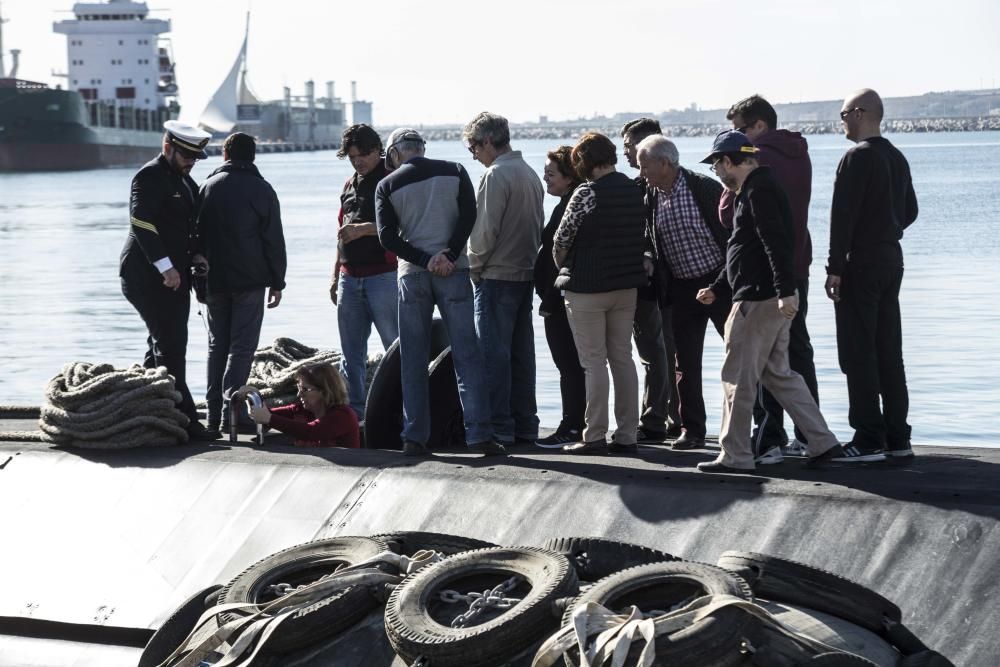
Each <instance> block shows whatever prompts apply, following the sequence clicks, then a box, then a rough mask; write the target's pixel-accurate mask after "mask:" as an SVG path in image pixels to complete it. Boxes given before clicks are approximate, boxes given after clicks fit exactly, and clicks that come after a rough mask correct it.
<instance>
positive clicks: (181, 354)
mask: <svg viewBox="0 0 1000 667" xmlns="http://www.w3.org/2000/svg"><path fill="white" fill-rule="evenodd" d="M163 128H164V130H165V133H164V135H163V152H162V153H160V155H159V156H157V158H156V159H155V160H153V161H152V162H149V163H147V164H146V165H144V166H143V168H142V169H140V170H139V173H137V174H136V175H135V177H134V178H133V179H132V192H131V196H130V198H129V216H130V220H131V224H130V226H129V234H128V239H126V241H125V247H124V248H123V249H122V254H121V264H120V268H119V275H120V276H121V282H122V293H123V294H124V295H125V298H126V299H128V301H129V303H131V304H132V306H133V307H135V309H136V310H137V311H138V312H139V316H140V317H142V321H143V322H144V323H145V324H146V329H147V330H148V332H149V337H148V338H147V339H146V340H147V343H148V345H149V347H148V349H147V350H146V358H145V363H144V365H145V366H146V368H156V367H157V366H166V368H167V371H168V372H169V373H170V374H171V375H173V376H174V387H175V388H176V389H177V391H178V392H179V393H180V395H181V401H180V403H179V404H178V406H177V408H178V409H179V410H180V411H181V412H183V413H184V414H185V415H186V416H187V418H188V419H189V420H190V423H189V424H188V428H187V430H188V436H189V437H190V438H191V439H194V440H214V439H215V438H217V437H218V434H214V435H213V434H211V433H209V432H208V431H206V430H205V427H204V426H202V425H201V423H200V422H199V421H198V412H197V411H196V410H195V407H194V401H193V400H192V398H191V392H190V391H189V390H188V386H187V380H186V375H187V373H186V369H185V366H186V365H187V337H188V314H189V313H190V308H191V295H190V291H189V290H190V289H191V277H190V268H191V265H192V264H195V265H197V266H201V267H205V266H207V264H206V262H205V258H204V257H202V256H201V255H199V254H192V243H191V236H192V232H193V230H194V210H195V195H196V191H197V189H198V185H197V184H196V183H195V182H194V180H193V179H192V178H191V176H190V173H191V168H192V167H193V166H194V163H195V162H196V161H197V160H201V159H204V158H205V157H206V155H205V151H204V148H205V145H206V144H207V143H208V140H209V134H208V133H207V132H203V131H202V130H199V129H197V128H195V127H191V126H190V125H185V124H183V123H180V122H178V121H175V120H170V121H167V122H166V123H164V124H163Z"/></svg>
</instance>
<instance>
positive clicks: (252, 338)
mask: <svg viewBox="0 0 1000 667" xmlns="http://www.w3.org/2000/svg"><path fill="white" fill-rule="evenodd" d="M255 155H256V143H255V142H254V139H253V137H251V136H250V135H247V134H243V133H242V132H237V133H235V134H232V135H230V136H229V137H227V138H226V141H225V143H223V145H222V158H223V160H225V162H223V164H222V166H221V167H219V168H218V169H216V170H215V171H214V172H212V174H211V175H210V176H209V177H208V179H207V180H206V181H205V183H204V184H203V185H202V186H201V191H200V192H199V194H198V201H199V205H198V222H197V236H198V243H199V244H200V246H201V249H202V250H203V254H204V255H205V257H206V258H207V259H208V261H209V263H210V266H211V270H210V271H209V272H208V283H207V304H208V330H209V335H208V391H207V394H206V397H205V398H206V401H207V403H208V428H209V430H210V431H212V432H215V431H216V430H217V429H219V428H220V426H221V427H222V429H223V430H226V429H228V428H229V423H228V422H229V410H228V409H226V408H228V404H229V398H230V396H231V395H232V393H233V392H234V391H236V390H237V389H239V388H240V387H242V386H243V385H245V384H246V382H247V377H248V376H249V375H250V366H251V364H252V362H253V354H254V352H255V351H256V350H257V343H258V342H259V340H260V327H261V324H262V323H263V321H264V301H265V299H264V291H265V289H267V291H268V294H267V307H268V308H274V307H276V306H277V305H278V304H279V303H280V302H281V291H282V290H283V289H284V288H285V267H286V263H287V262H286V257H285V237H284V234H283V233H282V229H281V213H280V210H279V205H278V197H277V195H276V194H275V193H274V189H273V188H272V187H271V185H270V184H269V183H268V182H267V181H265V180H264V178H263V176H261V175H260V172H259V171H257V167H256V166H255V165H254V157H255ZM240 421H241V422H242V423H241V424H240V426H241V427H242V428H244V429H255V428H256V427H255V426H254V425H253V422H251V421H250V419H249V417H248V416H245V415H241V417H240Z"/></svg>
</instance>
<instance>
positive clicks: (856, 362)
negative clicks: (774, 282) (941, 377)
mask: <svg viewBox="0 0 1000 667" xmlns="http://www.w3.org/2000/svg"><path fill="white" fill-rule="evenodd" d="M902 282H903V267H901V266H885V265H860V266H859V265H854V264H850V263H849V264H848V265H847V268H846V270H845V271H844V275H843V276H841V285H840V301H839V302H837V303H836V304H835V311H836V318H837V352H838V356H839V358H840V369H841V370H842V371H843V372H844V375H846V376H847V397H848V401H849V403H850V408H849V411H848V420H849V422H850V424H851V427H852V428H853V429H854V438H853V441H854V442H855V443H856V444H860V445H862V446H866V447H885V446H888V447H889V448H890V449H897V448H904V447H905V446H906V445H907V444H908V443H909V442H910V425H909V424H908V423H907V422H906V417H907V412H908V411H909V408H910V396H909V392H908V391H907V388H906V371H905V370H904V368H903V328H902V323H901V321H900V312H899V288H900V286H901V285H902ZM879 398H881V408H880V406H879Z"/></svg>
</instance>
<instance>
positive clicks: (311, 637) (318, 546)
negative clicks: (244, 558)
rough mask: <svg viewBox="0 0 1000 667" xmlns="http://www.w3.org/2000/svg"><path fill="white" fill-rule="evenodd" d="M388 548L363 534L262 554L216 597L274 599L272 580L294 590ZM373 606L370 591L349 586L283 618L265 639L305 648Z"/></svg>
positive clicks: (276, 645) (227, 616) (232, 615)
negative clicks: (298, 612)
mask: <svg viewBox="0 0 1000 667" xmlns="http://www.w3.org/2000/svg"><path fill="white" fill-rule="evenodd" d="M387 550H388V547H387V546H386V544H385V543H384V542H382V541H380V540H377V539H373V538H368V537H334V538H331V539H327V540H316V541H314V542H307V543H305V544H300V545H297V546H294V547H291V548H288V549H284V550H283V551H279V552H277V553H274V554H271V555H270V556H267V557H266V558H263V559H261V560H259V561H257V562H256V563H254V564H253V565H251V566H250V567H248V568H247V569H246V570H244V571H243V572H241V573H240V574H238V575H236V577H235V578H234V579H233V580H232V581H230V582H229V583H228V584H227V585H226V587H225V588H224V589H223V590H222V593H221V594H220V595H219V603H220V604H226V603H232V602H242V603H261V602H268V601H269V600H273V599H276V596H275V595H274V593H271V592H268V591H267V587H268V586H270V585H272V584H278V583H285V584H289V585H290V586H292V587H293V588H294V587H296V586H300V585H304V584H309V583H312V582H314V581H318V580H319V579H321V578H322V577H324V576H326V575H329V574H332V573H333V572H335V571H336V570H337V569H339V568H340V567H346V566H350V565H356V564H358V563H361V562H363V561H366V560H368V559H369V558H372V557H374V556H376V555H378V554H380V553H382V552H383V551H387ZM377 605H378V599H377V598H376V596H375V593H374V591H372V590H369V589H368V588H365V587H360V586H354V587H351V588H347V589H344V590H342V591H338V592H336V593H334V594H333V595H331V596H329V597H328V598H326V599H324V600H320V601H318V602H317V603H316V604H315V605H314V608H311V609H310V610H309V611H308V612H306V613H303V614H301V615H295V616H292V617H289V618H287V619H285V620H284V621H283V622H282V624H281V626H279V627H278V628H277V629H276V630H275V632H274V633H273V634H272V635H271V637H270V639H269V640H268V648H269V649H273V650H291V649H296V648H301V647H303V646H308V645H310V644H312V643H315V642H317V641H319V640H321V639H324V638H326V637H329V636H332V635H335V634H337V633H338V632H340V631H341V630H343V629H344V628H346V627H349V626H350V625H353V624H354V623H355V622H357V621H358V620H360V619H361V618H363V617H364V616H365V615H366V614H367V613H368V612H369V611H371V610H372V609H374V608H375V607H376V606H377ZM239 616H240V614H239V613H238V612H227V613H224V614H222V615H221V620H220V622H221V623H228V622H229V621H232V620H235V619H237V618H239Z"/></svg>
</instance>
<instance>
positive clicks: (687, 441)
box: [670, 431, 705, 450]
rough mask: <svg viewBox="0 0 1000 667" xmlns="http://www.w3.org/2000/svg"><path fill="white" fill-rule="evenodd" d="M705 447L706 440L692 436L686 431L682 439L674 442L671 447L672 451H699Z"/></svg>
mask: <svg viewBox="0 0 1000 667" xmlns="http://www.w3.org/2000/svg"><path fill="white" fill-rule="evenodd" d="M704 446H705V438H698V437H696V436H693V435H690V434H689V433H688V432H687V431H684V433H682V434H681V437H679V438H677V439H676V440H674V444H672V445H670V449H677V450H685V449H699V448H701V447H704Z"/></svg>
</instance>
